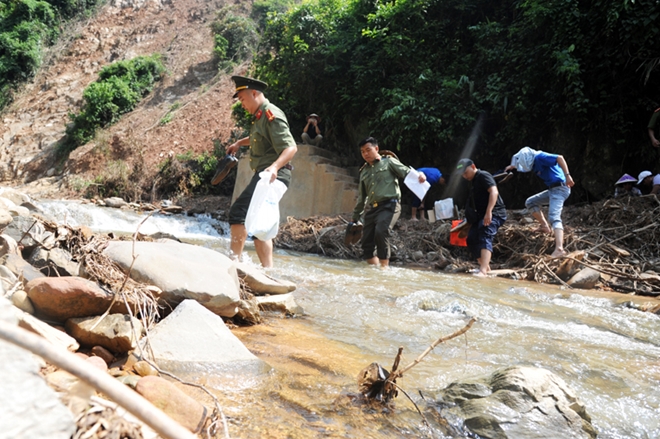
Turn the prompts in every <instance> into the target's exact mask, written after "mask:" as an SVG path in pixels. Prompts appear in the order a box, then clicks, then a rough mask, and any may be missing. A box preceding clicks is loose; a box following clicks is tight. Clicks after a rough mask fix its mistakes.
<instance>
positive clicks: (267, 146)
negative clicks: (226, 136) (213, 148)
mask: <svg viewBox="0 0 660 439" xmlns="http://www.w3.org/2000/svg"><path fill="white" fill-rule="evenodd" d="M231 79H232V80H233V81H234V83H235V84H236V93H235V94H234V98H238V100H239V101H241V104H242V105H243V108H245V110H247V111H248V112H249V113H250V114H252V115H254V118H255V121H254V122H253V123H252V128H251V129H250V136H249V137H244V138H242V139H240V140H237V141H236V142H235V143H233V144H232V145H230V146H229V147H228V148H227V153H228V154H232V155H234V154H236V152H237V151H238V149H239V148H240V147H241V146H249V147H250V168H252V170H253V171H254V176H253V177H252V180H250V183H249V184H248V185H247V187H246V188H245V189H244V190H243V192H242V193H241V195H239V197H238V198H237V199H236V201H235V202H234V204H232V206H231V208H230V209H229V225H230V231H231V243H230V249H231V253H232V255H231V256H232V258H235V259H240V257H241V255H242V254H243V247H244V246H245V240H246V239H247V229H246V228H245V217H246V215H247V211H248V208H249V207H250V201H251V200H252V195H253V193H254V189H255V187H256V185H257V183H258V182H259V180H260V177H259V173H261V172H262V171H265V172H269V173H271V178H270V181H271V183H272V182H273V181H275V179H277V180H279V181H281V182H282V183H284V184H285V185H286V186H287V187H288V186H289V183H290V182H291V169H293V168H292V167H291V165H290V164H289V162H290V161H291V159H292V158H293V156H294V155H295V154H296V152H297V151H298V147H297V146H296V141H295V140H294V138H293V135H292V134H291V131H290V129H289V123H288V121H287V119H286V116H285V115H284V113H283V112H282V110H280V109H279V108H277V107H276V106H275V105H273V104H271V103H270V102H269V101H268V99H266V97H265V96H264V94H263V91H264V90H265V89H266V87H268V85H267V84H266V83H265V82H262V81H258V80H256V79H252V78H246V77H243V76H232V78H231ZM254 248H255V250H256V251H257V256H258V257H259V261H260V262H261V265H262V266H263V267H264V268H268V267H272V266H273V240H272V239H269V240H266V241H263V240H260V239H257V238H254Z"/></svg>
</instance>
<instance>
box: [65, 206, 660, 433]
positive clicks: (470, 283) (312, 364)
mask: <svg viewBox="0 0 660 439" xmlns="http://www.w3.org/2000/svg"><path fill="white" fill-rule="evenodd" d="M75 209H76V208H75V206H68V207H67V212H68V213H67V217H68V221H69V223H70V224H71V223H73V222H74V219H75V218H76V217H77V216H78V214H77V213H74V211H75ZM114 214H115V212H113V211H112V210H108V209H104V210H103V211H101V212H99V211H96V210H94V209H92V210H91V211H89V212H87V213H86V216H84V215H81V216H80V217H81V218H87V219H85V220H84V221H92V222H93V221H95V220H94V218H97V217H98V216H102V215H108V216H110V218H112V216H113V215H114ZM121 215H123V216H125V215H126V213H125V212H122V213H121ZM90 218H91V219H90ZM141 218H142V217H141V216H136V217H135V218H134V223H133V224H134V226H137V224H138V223H139V221H140V220H141ZM170 218H175V217H170ZM182 220H183V219H182ZM122 221H124V219H122ZM127 221H128V223H129V224H131V220H127ZM149 221H151V219H150V220H149ZM168 221H169V219H168ZM200 221H203V220H200ZM108 223H112V221H108ZM159 227H160V228H161V231H164V232H167V231H168V230H163V229H164V228H167V227H170V226H169V225H167V226H166V225H163V224H162V223H161V224H159ZM171 227H172V230H173V231H172V232H171V233H173V234H176V230H178V229H177V228H178V227H180V225H176V223H175V224H174V225H172V226H171ZM202 229H203V227H202ZM187 233H188V232H187ZM189 233H190V236H188V237H187V238H186V240H188V241H189V242H193V243H197V244H200V245H204V246H208V247H211V248H215V249H217V250H218V251H221V252H227V248H228V240H227V238H226V237H225V236H223V235H222V234H215V235H213V234H210V235H207V232H205V231H199V232H189ZM247 249H248V251H247V256H248V257H249V258H250V259H252V260H253V261H256V260H257V258H256V256H255V255H254V253H253V249H252V247H251V246H249V245H248V247H247ZM269 274H271V275H272V276H275V277H279V278H284V279H288V280H291V281H293V282H295V283H296V284H297V289H296V291H294V296H295V298H296V301H297V302H298V304H299V305H301V306H302V307H303V308H304V310H305V314H304V315H303V316H301V317H296V318H285V317H281V316H279V315H268V316H267V317H266V320H265V322H264V323H263V324H261V325H257V326H253V327H244V328H236V329H234V330H233V332H234V334H236V336H237V337H238V338H239V339H241V340H242V341H243V343H245V345H246V346H247V347H248V348H249V349H250V350H251V351H252V352H253V353H254V354H255V355H256V356H257V357H259V358H261V359H262V360H263V361H265V362H266V363H268V364H269V365H270V366H271V369H270V371H269V372H267V373H262V374H258V375H254V374H251V373H249V372H246V373H235V374H233V375H231V376H225V377H198V382H200V383H207V384H210V383H212V384H213V386H214V387H215V390H214V392H215V393H216V395H217V396H218V398H219V399H220V402H221V404H222V406H223V410H224V413H225V415H226V416H227V418H228V428H229V434H230V436H231V437H232V438H255V437H264V438H294V439H298V438H317V437H318V438H374V439H380V438H416V437H433V438H449V437H464V436H463V435H462V434H461V433H460V431H457V430H451V429H449V430H448V429H447V428H444V427H443V426H442V425H441V424H440V423H439V422H438V421H437V420H436V419H435V418H434V417H433V412H434V410H433V408H432V406H433V404H427V402H426V401H425V400H424V399H423V398H422V396H420V393H419V392H420V391H421V394H422V395H423V396H424V398H426V400H427V401H432V399H433V395H434V393H435V392H437V391H438V390H440V389H442V388H444V387H445V386H447V385H448V384H450V383H451V382H453V381H456V380H462V379H469V378H474V377H479V376H482V375H488V374H491V373H492V372H493V371H495V370H497V369H499V368H504V367H507V366H511V365H531V366H537V367H543V368H546V369H548V370H551V371H552V372H554V373H555V374H557V375H559V376H560V377H562V378H563V379H564V380H565V381H566V382H567V383H568V385H569V386H570V387H572V388H573V389H574V390H575V392H576V394H577V395H578V396H579V397H580V399H581V400H582V402H583V403H584V404H585V405H586V407H587V411H588V413H589V415H590V416H591V418H592V423H593V424H594V426H595V427H596V428H597V430H598V431H599V437H600V438H656V437H660V417H658V413H659V410H660V389H659V388H658V385H657V383H658V382H660V318H659V317H658V316H657V315H654V314H650V313H643V312H640V311H637V310H634V309H631V308H629V307H626V306H624V303H625V302H626V301H634V302H636V303H644V302H649V301H652V300H653V299H649V298H643V297H636V296H629V295H622V294H615V293H603V292H591V291H578V290H565V289H562V288H559V287H555V286H552V285H541V284H535V283H530V282H525V281H511V280H506V279H480V278H475V277H473V276H470V275H456V274H445V273H441V272H433V271H422V270H413V269H406V268H392V269H390V270H386V271H383V270H379V269H376V268H372V267H369V266H367V265H366V264H365V263H361V262H357V261H346V260H332V259H326V258H323V257H318V256H312V255H304V254H295V253H291V252H285V251H281V250H278V251H276V254H275V267H274V268H273V269H270V270H269ZM472 316H475V317H477V319H478V321H477V323H475V324H474V326H473V327H472V329H470V330H469V331H468V332H467V333H466V334H465V335H464V336H461V337H459V338H456V339H454V340H450V341H449V342H447V343H445V344H441V345H439V346H438V347H436V348H435V350H434V351H433V352H432V353H431V354H430V355H428V356H427V357H426V358H425V359H424V360H423V361H422V362H421V363H420V364H418V365H417V366H415V367H413V368H412V369H411V370H410V371H409V372H408V373H406V374H405V376H404V377H403V378H401V379H400V380H399V381H398V383H399V385H400V386H401V387H402V388H403V389H404V390H405V391H406V392H407V393H408V394H409V395H410V396H411V398H412V399H413V400H414V401H415V403H417V405H418V406H419V408H420V409H421V410H422V411H423V412H424V413H425V414H426V416H427V418H428V419H429V421H430V422H431V428H430V429H429V428H427V427H425V426H424V425H423V423H422V421H421V417H420V415H419V414H418V413H417V411H416V410H415V407H414V406H413V404H412V403H411V402H410V401H408V400H407V398H406V397H405V396H403V395H402V394H400V395H399V397H398V398H397V399H396V400H395V403H394V405H393V407H391V408H389V409H387V410H382V409H376V408H372V407H366V406H360V405H357V404H355V403H354V402H352V399H351V395H353V394H355V393H356V392H357V384H356V376H357V374H358V373H359V372H360V370H362V369H363V368H364V367H366V366H367V365H369V364H370V363H372V362H378V363H379V364H381V365H382V366H384V367H385V368H387V369H389V368H390V367H391V365H392V361H393V359H394V357H395V355H396V352H397V349H398V347H399V346H403V348H404V359H403V361H402V364H403V365H406V364H408V363H409V362H411V361H412V360H414V359H415V358H416V357H417V356H418V355H419V354H420V353H421V352H423V351H424V350H425V349H426V347H428V345H430V344H431V343H432V342H433V341H435V340H436V339H437V338H439V337H441V336H446V335H448V334H451V333H453V332H454V331H456V330H458V329H460V328H462V327H463V326H464V325H465V324H466V323H467V321H468V320H469V318H470V317H472ZM530 434H531V436H530V437H533V432H530Z"/></svg>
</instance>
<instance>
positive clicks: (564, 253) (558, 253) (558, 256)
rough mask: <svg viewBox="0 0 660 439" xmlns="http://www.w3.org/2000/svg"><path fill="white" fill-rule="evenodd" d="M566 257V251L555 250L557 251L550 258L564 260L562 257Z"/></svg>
mask: <svg viewBox="0 0 660 439" xmlns="http://www.w3.org/2000/svg"><path fill="white" fill-rule="evenodd" d="M564 256H566V251H565V250H555V251H553V252H552V254H551V255H550V257H551V258H553V259H555V258H562V257H564Z"/></svg>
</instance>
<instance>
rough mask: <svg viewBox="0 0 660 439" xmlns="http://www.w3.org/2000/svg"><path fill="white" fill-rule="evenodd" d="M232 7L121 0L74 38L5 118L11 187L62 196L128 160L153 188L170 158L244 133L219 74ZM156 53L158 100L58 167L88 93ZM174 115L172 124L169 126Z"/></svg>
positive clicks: (195, 0) (2, 163)
mask: <svg viewBox="0 0 660 439" xmlns="http://www.w3.org/2000/svg"><path fill="white" fill-rule="evenodd" d="M225 3H226V2H224V1H223V0H176V1H171V0H112V1H110V2H108V4H106V5H105V6H104V7H102V8H101V9H100V11H99V13H98V14H97V15H96V16H95V17H93V18H91V19H89V20H87V21H85V22H82V23H79V24H77V25H75V26H76V28H75V29H74V28H72V29H69V30H67V32H66V33H65V34H66V35H65V37H64V38H62V39H61V41H60V42H59V43H58V45H57V46H56V47H53V48H52V49H51V53H50V54H49V56H48V58H47V60H46V62H45V63H44V66H43V67H42V69H41V70H40V72H39V73H38V75H37V76H36V78H35V79H34V80H33V81H32V82H31V83H29V84H27V85H26V87H25V88H24V90H23V91H21V92H20V93H19V94H18V95H17V96H16V99H15V101H14V103H13V104H12V105H11V106H10V107H9V108H8V109H6V110H5V112H4V113H3V124H2V126H1V127H0V146H1V147H0V180H2V184H5V185H6V184H15V185H18V184H22V183H30V182H34V181H36V180H38V181H41V182H43V181H49V182H51V183H54V185H53V184H48V185H42V186H45V187H50V188H51V190H56V191H57V194H58V195H59V196H62V195H63V194H65V193H66V192H67V191H72V190H74V189H79V188H80V187H81V186H82V185H83V184H84V183H85V182H89V181H92V180H93V179H94V178H95V177H96V176H97V175H99V174H100V173H103V172H107V170H108V169H109V167H111V166H112V164H113V163H117V162H118V161H120V160H121V161H123V164H125V166H126V168H127V169H129V171H130V170H131V169H133V168H135V169H138V170H139V172H137V173H136V175H139V176H140V178H142V179H144V180H145V181H149V180H153V179H154V176H155V173H156V172H157V170H158V164H159V163H162V162H163V160H165V158H166V157H167V156H168V155H172V154H182V153H185V152H188V151H192V152H194V153H199V152H202V151H212V150H213V141H214V140H215V139H218V140H226V139H227V138H228V137H229V135H230V132H231V129H232V127H233V125H234V124H233V122H232V121H231V118H230V113H231V108H230V106H231V104H232V99H231V95H232V93H231V92H232V84H231V81H230V79H229V76H228V75H218V70H217V67H216V64H215V62H214V60H213V54H212V49H213V39H212V35H211V30H210V28H209V24H210V23H211V21H212V20H213V19H214V17H215V14H216V12H217V11H218V10H219V9H220V8H222V7H223V6H224V5H225ZM153 53H160V54H161V55H162V57H163V62H164V64H165V66H166V68H167V74H166V76H165V77H164V78H163V79H162V81H160V82H159V83H158V84H157V86H156V88H155V89H154V91H153V92H152V93H151V94H149V95H148V96H147V98H146V99H144V100H143V101H142V102H141V103H140V105H139V106H138V107H137V108H136V109H135V110H134V111H132V112H131V113H129V114H127V115H125V116H124V117H122V119H121V121H120V122H119V123H117V124H116V125H113V126H111V127H109V128H108V129H106V130H103V131H102V132H100V133H99V134H98V135H97V137H96V138H95V140H93V141H92V142H90V143H88V144H87V145H84V146H82V147H80V148H78V149H76V150H75V151H74V152H73V153H71V155H70V157H69V159H68V160H67V161H66V162H62V161H61V160H60V161H58V158H57V154H56V145H57V142H58V141H59V140H61V139H62V138H63V136H64V134H65V129H66V125H67V124H68V123H69V122H70V118H69V113H75V112H78V111H79V110H80V106H81V105H82V94H83V91H84V89H85V87H86V86H87V85H88V84H89V83H91V82H92V81H94V80H96V79H97V75H98V72H99V70H100V69H101V68H103V67H104V66H106V65H108V64H109V63H112V62H114V61H118V60H124V59H132V58H134V57H136V56H140V55H149V54H153ZM239 70H240V69H239ZM173 109H174V110H173ZM168 113H170V115H169V116H168V119H169V118H170V117H171V120H170V121H169V122H168V123H166V124H161V123H160V122H161V119H162V118H163V117H164V116H165V115H168ZM122 166H123V165H122ZM45 177H49V178H48V179H47V180H44V178H45Z"/></svg>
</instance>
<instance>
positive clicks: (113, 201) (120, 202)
mask: <svg viewBox="0 0 660 439" xmlns="http://www.w3.org/2000/svg"><path fill="white" fill-rule="evenodd" d="M103 202H104V203H105V205H106V206H108V207H114V208H120V207H122V206H126V205H127V204H128V203H127V202H126V201H124V199H123V198H119V197H110V198H104V199H103Z"/></svg>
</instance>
